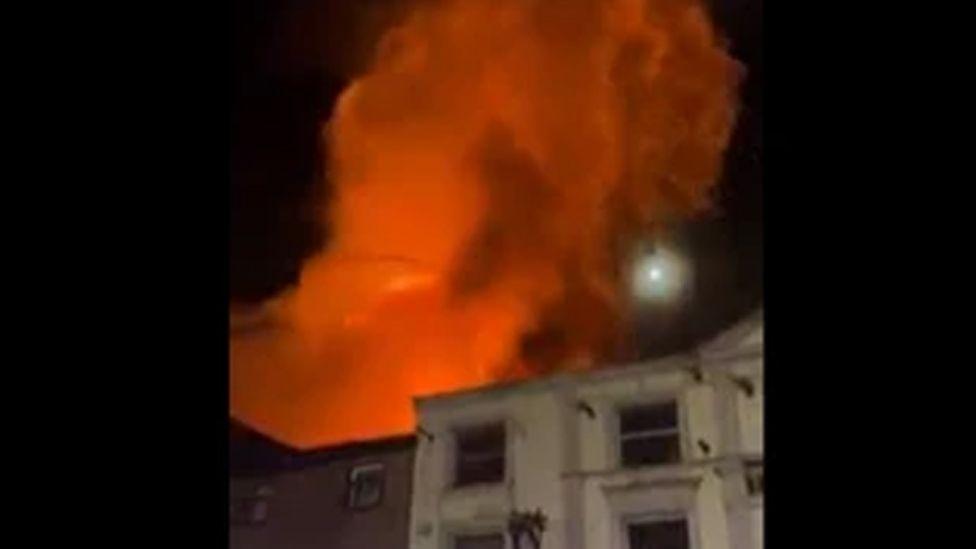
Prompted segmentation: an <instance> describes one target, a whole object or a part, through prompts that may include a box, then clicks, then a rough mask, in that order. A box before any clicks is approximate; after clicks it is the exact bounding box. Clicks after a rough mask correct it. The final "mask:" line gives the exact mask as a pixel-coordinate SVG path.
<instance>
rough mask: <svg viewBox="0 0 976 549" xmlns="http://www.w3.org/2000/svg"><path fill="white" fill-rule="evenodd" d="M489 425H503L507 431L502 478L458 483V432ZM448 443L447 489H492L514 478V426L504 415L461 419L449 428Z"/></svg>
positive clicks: (446, 463)
mask: <svg viewBox="0 0 976 549" xmlns="http://www.w3.org/2000/svg"><path fill="white" fill-rule="evenodd" d="M489 425H501V426H502V429H503V430H504V433H505V440H504V443H503V446H504V447H503V449H502V451H503V452H504V455H505V464H504V468H503V471H502V478H501V479H500V480H498V481H496V482H479V483H473V484H464V485H461V486H458V485H457V459H458V433H460V432H463V431H466V430H468V429H477V428H478V427H487V426H489ZM448 432H449V434H450V435H449V436H448V444H447V445H446V446H447V448H446V452H445V453H446V456H445V457H446V458H447V459H445V460H444V466H445V468H446V471H444V479H445V480H446V483H445V485H446V486H445V489H446V490H447V491H451V492H454V491H464V490H479V489H492V488H495V487H499V486H504V485H507V484H509V483H510V482H511V479H512V478H513V470H514V467H513V465H514V457H515V456H514V447H513V441H512V433H513V428H512V425H511V421H510V420H509V419H508V418H507V417H504V416H495V415H490V416H484V417H479V418H471V419H466V420H464V421H459V422H455V423H453V424H452V425H451V426H450V427H449V429H448Z"/></svg>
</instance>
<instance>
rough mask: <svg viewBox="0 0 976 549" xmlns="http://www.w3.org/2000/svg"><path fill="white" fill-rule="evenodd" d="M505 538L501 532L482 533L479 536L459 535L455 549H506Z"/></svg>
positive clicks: (455, 539)
mask: <svg viewBox="0 0 976 549" xmlns="http://www.w3.org/2000/svg"><path fill="white" fill-rule="evenodd" d="M504 547H505V538H504V537H502V535H501V534H482V535H478V536H457V537H456V538H454V549H504Z"/></svg>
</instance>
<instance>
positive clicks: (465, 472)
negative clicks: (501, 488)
mask: <svg viewBox="0 0 976 549" xmlns="http://www.w3.org/2000/svg"><path fill="white" fill-rule="evenodd" d="M504 477H505V426H504V425H502V424H501V423H498V424H492V425H484V426H480V427H474V428H468V429H464V430H462V431H459V432H458V433H457V457H456V460H455V475H454V485H455V486H466V485H469V484H483V483H494V482H501V481H502V480H503V479H504Z"/></svg>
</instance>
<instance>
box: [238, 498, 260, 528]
mask: <svg viewBox="0 0 976 549" xmlns="http://www.w3.org/2000/svg"><path fill="white" fill-rule="evenodd" d="M267 519H268V501H267V500H266V499H265V498H264V497H262V496H247V497H240V498H236V499H233V500H231V503H230V523H231V524H233V525H236V526H256V525H259V524H264V522H265V521H266V520H267Z"/></svg>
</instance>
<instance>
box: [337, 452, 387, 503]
mask: <svg viewBox="0 0 976 549" xmlns="http://www.w3.org/2000/svg"><path fill="white" fill-rule="evenodd" d="M384 469H385V468H384V467H383V464H382V463H370V464H368V465H358V466H356V467H353V468H352V469H351V470H350V471H349V496H348V498H347V500H346V501H347V505H348V506H349V508H350V509H366V508H369V507H373V506H374V505H379V503H380V501H381V500H382V499H383V480H384V472H385V471H384Z"/></svg>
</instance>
